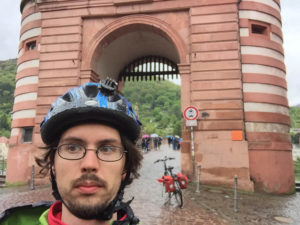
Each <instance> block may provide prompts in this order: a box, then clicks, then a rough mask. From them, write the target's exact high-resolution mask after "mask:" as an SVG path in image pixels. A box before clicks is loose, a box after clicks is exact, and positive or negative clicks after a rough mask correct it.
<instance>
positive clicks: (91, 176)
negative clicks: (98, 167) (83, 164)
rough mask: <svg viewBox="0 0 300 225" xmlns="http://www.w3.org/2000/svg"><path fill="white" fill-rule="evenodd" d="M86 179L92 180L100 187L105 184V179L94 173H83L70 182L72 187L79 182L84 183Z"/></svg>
mask: <svg viewBox="0 0 300 225" xmlns="http://www.w3.org/2000/svg"><path fill="white" fill-rule="evenodd" d="M86 181H90V182H91V181H92V182H93V183H96V184H97V185H99V186H102V187H106V186H107V183H106V181H105V180H103V179H101V178H99V177H97V176H96V175H95V174H83V175H82V176H81V177H79V178H78V179H76V180H74V181H73V182H72V187H73V188H75V187H76V186H78V185H79V184H81V183H84V182H86Z"/></svg>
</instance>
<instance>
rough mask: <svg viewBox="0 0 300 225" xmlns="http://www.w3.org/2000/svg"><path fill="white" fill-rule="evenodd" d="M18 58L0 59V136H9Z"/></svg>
mask: <svg viewBox="0 0 300 225" xmlns="http://www.w3.org/2000/svg"><path fill="white" fill-rule="evenodd" d="M16 65H17V60H16V59H10V60H6V61H0V136H5V137H9V135H10V125H11V117H10V112H11V111H12V107H13V102H14V90H15V77H16V70H17V66H16Z"/></svg>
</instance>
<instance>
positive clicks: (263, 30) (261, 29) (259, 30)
mask: <svg viewBox="0 0 300 225" xmlns="http://www.w3.org/2000/svg"><path fill="white" fill-rule="evenodd" d="M251 30H252V33H253V34H264V35H266V34H267V27H265V26H261V25H258V24H252V26H251Z"/></svg>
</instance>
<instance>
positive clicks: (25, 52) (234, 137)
mask: <svg viewBox="0 0 300 225" xmlns="http://www.w3.org/2000/svg"><path fill="white" fill-rule="evenodd" d="M21 12H22V24H21V31H20V44H19V55H18V69H17V77H16V90H15V101H14V107H13V114H12V117H13V121H12V131H11V138H10V150H9V156H8V172H7V182H8V183H15V182H26V181H28V179H29V177H30V170H31V165H32V164H34V156H36V155H38V154H39V152H40V150H38V147H40V146H42V142H41V138H40V136H39V125H40V123H41V121H42V118H43V116H44V115H45V114H46V112H47V110H48V108H49V106H50V104H51V102H52V101H53V100H54V99H55V98H56V97H57V96H59V95H61V94H63V93H64V92H65V91H66V90H67V89H69V88H71V87H73V86H76V85H79V84H82V83H84V82H87V81H98V80H99V79H102V78H104V77H105V76H106V75H107V74H111V75H112V76H113V78H115V79H118V75H119V73H120V71H122V70H123V69H124V68H125V67H126V65H128V64H130V63H131V62H133V61H134V60H136V59H138V58H140V57H143V56H147V55H155V56H160V57H164V58H167V59H168V60H170V61H171V62H173V63H174V64H175V65H177V67H178V71H179V74H180V77H181V84H182V85H181V106H182V112H183V111H184V109H185V108H186V107H188V106H194V107H196V108H197V109H198V110H199V113H200V117H199V118H198V120H197V126H196V127H194V146H195V158H194V159H195V161H194V160H192V159H193V156H192V155H191V140H190V128H189V127H186V126H185V121H182V124H183V130H182V136H183V143H182V150H181V168H182V170H183V172H185V173H187V174H188V175H189V176H190V177H191V176H192V171H193V169H192V168H193V165H194V164H193V161H194V162H195V165H197V164H201V166H202V172H201V174H202V175H201V182H202V183H205V184H211V185H222V186H232V184H233V177H234V175H238V176H239V187H240V188H241V189H244V190H254V188H255V189H257V190H263V191H265V192H270V193H289V192H290V191H292V190H293V187H294V172H293V161H292V147H291V141H290V136H289V106H288V100H287V94H286V92H287V85H286V79H285V76H286V70H285V64H284V51H283V47H282V44H283V35H282V31H281V16H280V1H279V0H242V1H241V0H209V1H208V0H81V1H72V0H55V1H52V0H37V1H31V0H22V2H21Z"/></svg>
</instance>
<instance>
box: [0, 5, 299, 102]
mask: <svg viewBox="0 0 300 225" xmlns="http://www.w3.org/2000/svg"><path fill="white" fill-rule="evenodd" d="M281 8H282V11H281V14H282V23H283V25H282V26H283V34H284V49H285V64H286V67H287V82H288V99H289V104H290V106H293V105H296V104H300V78H299V76H298V74H299V69H300V62H299V61H300V60H299V58H300V57H299V54H300V43H299V42H300V0H281ZM20 21H21V14H20V0H1V4H0V60H7V59H11V58H17V49H18V44H19V31H20Z"/></svg>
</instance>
